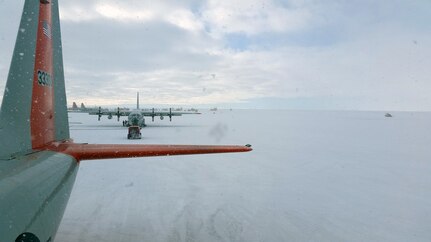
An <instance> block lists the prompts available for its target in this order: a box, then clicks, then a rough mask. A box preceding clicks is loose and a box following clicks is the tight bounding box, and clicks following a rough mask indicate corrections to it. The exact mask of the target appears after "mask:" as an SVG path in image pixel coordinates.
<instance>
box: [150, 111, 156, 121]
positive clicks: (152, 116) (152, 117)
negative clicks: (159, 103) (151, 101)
mask: <svg viewBox="0 0 431 242" xmlns="http://www.w3.org/2000/svg"><path fill="white" fill-rule="evenodd" d="M154 116H155V114H154V108H153V113H152V114H151V119H152V120H153V122H154Z"/></svg>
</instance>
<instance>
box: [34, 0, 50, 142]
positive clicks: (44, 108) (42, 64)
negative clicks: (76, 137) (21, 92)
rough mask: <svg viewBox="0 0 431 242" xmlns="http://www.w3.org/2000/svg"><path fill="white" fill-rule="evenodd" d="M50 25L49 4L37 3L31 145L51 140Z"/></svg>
mask: <svg viewBox="0 0 431 242" xmlns="http://www.w3.org/2000/svg"><path fill="white" fill-rule="evenodd" d="M51 26H52V25H51V4H40V5H39V21H38V31H37V43H36V53H35V65H34V75H33V92H32V105H31V116H30V122H31V123H30V125H31V138H32V147H33V148H38V147H42V146H43V145H45V144H47V143H49V142H52V141H54V139H55V128H54V88H53V81H54V76H53V60H52V54H53V53H52V27H51Z"/></svg>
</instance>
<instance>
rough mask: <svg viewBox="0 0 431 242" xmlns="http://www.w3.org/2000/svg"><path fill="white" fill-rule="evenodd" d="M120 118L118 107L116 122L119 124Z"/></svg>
mask: <svg viewBox="0 0 431 242" xmlns="http://www.w3.org/2000/svg"><path fill="white" fill-rule="evenodd" d="M120 117H121V114H120V107H118V108H117V121H118V122H120Z"/></svg>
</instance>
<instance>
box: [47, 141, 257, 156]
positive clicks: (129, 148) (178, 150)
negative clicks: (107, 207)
mask: <svg viewBox="0 0 431 242" xmlns="http://www.w3.org/2000/svg"><path fill="white" fill-rule="evenodd" d="M46 149H47V150H51V151H56V152H61V153H64V154H68V155H71V156H73V157H75V158H76V159H77V160H78V161H80V160H94V159H110V158H128V157H145V156H169V155H193V154H208V153H228V152H247V151H251V150H252V149H251V148H250V145H246V146H238V145H127V144H117V145H113V144H76V143H72V142H64V143H53V144H51V145H49V146H48V147H46Z"/></svg>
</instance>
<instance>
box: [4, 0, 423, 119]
mask: <svg viewBox="0 0 431 242" xmlns="http://www.w3.org/2000/svg"><path fill="white" fill-rule="evenodd" d="M22 6H23V1H15V0H14V1H5V0H0V43H1V44H0V54H1V59H0V71H1V73H0V92H1V93H3V89H4V85H5V82H6V78H7V72H8V69H9V64H10V60H11V55H12V51H13V46H14V42H15V38H16V33H17V30H18V25H19V19H20V17H21V11H22ZM60 14H61V26H62V40H63V55H64V65H65V76H66V88H67V96H68V102H69V104H71V103H72V102H73V101H76V102H78V103H80V102H84V103H86V104H87V105H90V106H92V105H105V106H116V105H122V106H124V105H126V104H133V103H134V102H135V95H136V92H137V91H139V92H140V95H141V103H143V104H144V105H145V106H149V107H151V106H152V105H155V104H163V105H166V106H170V105H176V106H181V105H191V106H198V107H202V105H204V106H207V107H212V106H219V107H234V108H236V107H245V108H289V109H349V110H421V111H431V24H430V23H431V1H429V0H409V1H407V0H390V1H389V0H388V1H384V0H382V1H375V0H345V1H343V0H333V1H331V0H325V1H323V0H322V1H319V0H315V1H314V0H303V1H301V0H291V1H290V0H281V1H277V0H268V1H256V0H239V1H232V0H229V1H215V0H187V1H173V0H169V1H146V0H136V1H127V0H125V1H111V0H103V1H96V0H85V1H84V0H74V1H60Z"/></svg>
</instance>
